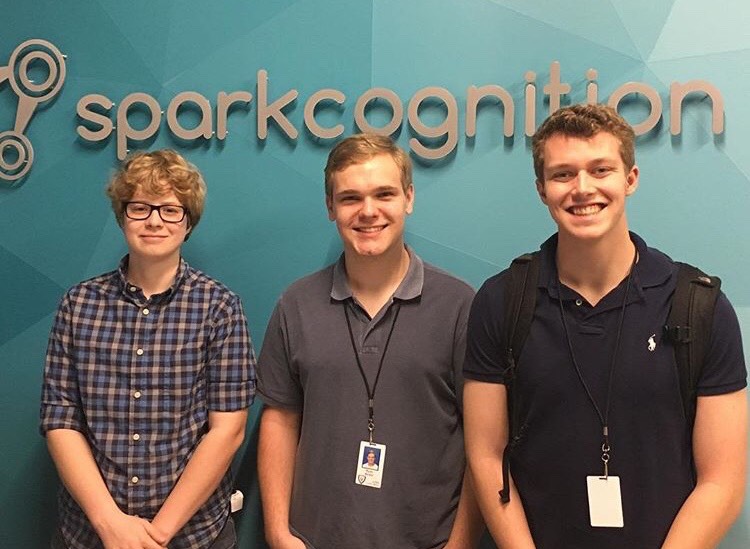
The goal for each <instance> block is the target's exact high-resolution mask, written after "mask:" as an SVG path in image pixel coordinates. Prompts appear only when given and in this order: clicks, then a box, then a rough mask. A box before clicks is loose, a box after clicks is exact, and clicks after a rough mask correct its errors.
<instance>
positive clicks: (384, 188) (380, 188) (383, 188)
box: [334, 185, 399, 196]
mask: <svg viewBox="0 0 750 549" xmlns="http://www.w3.org/2000/svg"><path fill="white" fill-rule="evenodd" d="M394 189H399V185H378V186H377V187H375V188H374V189H372V192H376V193H377V192H381V191H392V190H394ZM347 194H363V193H362V191H359V190H357V189H342V190H340V191H338V192H336V193H335V194H334V196H340V195H347Z"/></svg>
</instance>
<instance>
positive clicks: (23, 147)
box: [0, 39, 65, 181]
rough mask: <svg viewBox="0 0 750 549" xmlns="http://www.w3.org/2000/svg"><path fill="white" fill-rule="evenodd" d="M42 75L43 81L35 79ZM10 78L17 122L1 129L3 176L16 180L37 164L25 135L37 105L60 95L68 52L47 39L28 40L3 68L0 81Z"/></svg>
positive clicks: (1, 174)
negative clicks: (64, 51) (63, 51)
mask: <svg viewBox="0 0 750 549" xmlns="http://www.w3.org/2000/svg"><path fill="white" fill-rule="evenodd" d="M32 73H33V74H37V75H38V74H42V75H43V76H42V77H41V78H42V80H41V81H37V80H38V79H39V78H40V77H39V76H37V80H34V79H33V78H32ZM6 80H8V83H9V84H10V89H11V90H13V93H15V94H16V96H17V97H18V108H17V109H16V121H15V124H14V126H13V129H12V130H9V131H3V132H0V179H5V180H6V181H16V180H18V179H21V178H22V177H24V176H25V175H26V174H27V173H28V172H29V170H30V169H31V165H32V164H33V163H34V148H33V147H32V146H31V141H29V138H28V137H26V136H25V135H24V132H25V131H26V128H27V127H28V125H29V122H30V121H31V117H32V116H33V115H34V112H35V111H36V108H37V107H38V106H39V105H40V104H41V103H45V102H47V101H49V100H50V99H52V98H53V97H54V96H55V95H57V94H58V92H59V91H60V88H62V85H63V83H64V82H65V55H63V54H62V53H60V50H58V49H57V48H56V47H55V46H54V45H53V44H51V43H50V42H47V41H46V40H39V39H33V40H27V41H26V42H23V43H22V44H20V45H19V46H18V47H17V48H16V49H15V50H13V53H11V54H10V58H9V59H8V64H7V65H6V66H4V67H0V84H2V83H3V82H5V81H6Z"/></svg>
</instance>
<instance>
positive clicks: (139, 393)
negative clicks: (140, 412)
mask: <svg viewBox="0 0 750 549" xmlns="http://www.w3.org/2000/svg"><path fill="white" fill-rule="evenodd" d="M133 398H141V392H140V391H136V392H135V393H133Z"/></svg>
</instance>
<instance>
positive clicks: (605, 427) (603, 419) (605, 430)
mask: <svg viewBox="0 0 750 549" xmlns="http://www.w3.org/2000/svg"><path fill="white" fill-rule="evenodd" d="M637 258H638V250H636V252H635V254H634V255H633V262H632V263H631V264H630V270H629V271H628V278H627V280H626V282H625V295H624V296H623V298H622V307H621V309H620V321H619V324H618V326H617V339H616V340H615V349H614V351H613V353H612V360H611V362H610V366H609V381H608V383H607V404H606V408H605V409H604V414H602V411H601V409H600V408H599V406H597V404H596V400H595V399H594V395H592V394H591V390H590V389H589V386H588V384H587V383H586V380H585V379H584V378H583V372H581V368H580V366H579V365H578V361H577V360H576V357H575V353H574V352H573V342H572V341H571V339H570V333H569V332H568V324H567V323H566V322H565V308H564V307H563V302H562V292H561V291H558V293H557V301H558V303H559V304H560V317H561V318H562V325H563V330H564V331H565V339H566V340H567V342H568V350H569V351H570V359H571V360H572V361H573V367H574V368H575V370H576V374H578V379H579V380H580V381H581V385H583V389H584V390H585V391H586V396H588V398H589V401H590V402H591V404H592V405H593V407H594V410H596V415H598V416H599V421H600V423H601V425H602V437H603V438H602V461H603V462H604V476H605V477H607V476H608V475H609V457H610V456H609V454H610V450H611V447H610V445H609V410H610V404H611V403H612V380H613V379H614V373H615V365H616V364H617V355H618V354H619V353H618V351H619V350H620V339H621V336H622V325H623V321H624V320H625V306H626V305H627V302H628V293H629V291H630V281H631V279H632V278H633V269H635V262H636V260H637ZM561 284H562V283H561ZM560 290H562V288H560Z"/></svg>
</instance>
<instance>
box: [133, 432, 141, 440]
mask: <svg viewBox="0 0 750 549" xmlns="http://www.w3.org/2000/svg"><path fill="white" fill-rule="evenodd" d="M133 440H141V435H139V434H138V433H136V434H134V435H133Z"/></svg>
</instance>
